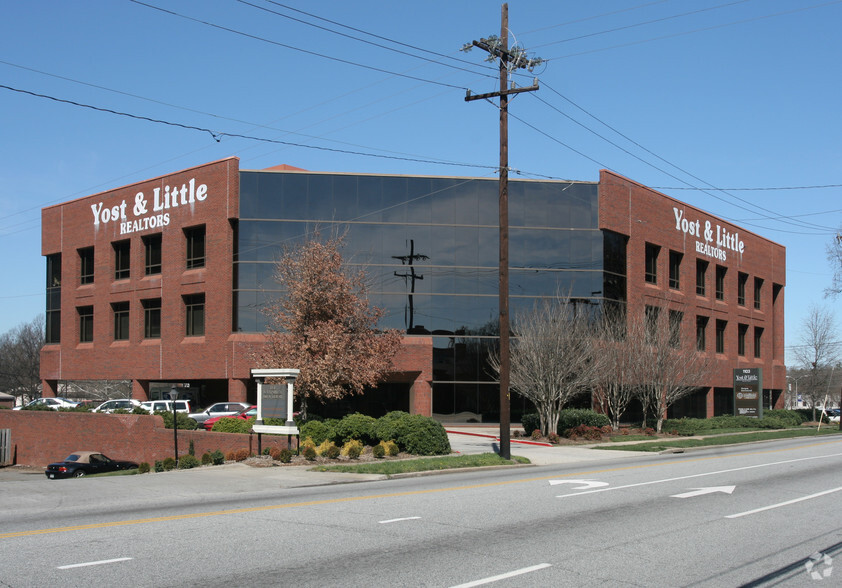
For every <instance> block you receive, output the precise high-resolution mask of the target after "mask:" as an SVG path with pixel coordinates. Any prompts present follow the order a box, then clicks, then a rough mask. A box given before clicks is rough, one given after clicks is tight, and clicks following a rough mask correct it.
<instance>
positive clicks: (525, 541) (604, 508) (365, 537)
mask: <svg viewBox="0 0 842 588" xmlns="http://www.w3.org/2000/svg"><path fill="white" fill-rule="evenodd" d="M279 469H282V468H267V469H266V470H265V471H261V470H255V469H252V470H248V469H242V468H227V467H226V468H221V469H216V468H208V469H207V470H206V471H203V472H198V471H192V470H191V471H185V472H173V473H171V474H155V475H149V476H128V477H115V478H88V479H82V480H62V481H49V480H47V479H46V478H45V477H44V476H43V475H40V476H38V475H35V476H30V477H29V478H27V479H23V480H20V481H16V480H8V479H3V480H2V481H0V493H2V497H3V508H2V510H0V562H3V564H2V567H0V586H10V587H20V586H46V585H59V584H60V585H62V586H111V585H117V584H130V585H132V586H277V585H296V586H343V587H345V586H367V587H369V586H478V585H485V584H493V585H494V586H524V585H553V586H583V585H595V584H601V585H608V586H621V585H622V586H711V587H713V586H716V587H718V586H740V585H754V586H772V585H775V586H838V585H842V581H840V578H842V516H840V515H839V514H838V511H839V508H838V504H839V501H840V498H842V475H840V473H839V472H840V470H842V439H840V438H838V437H834V438H826V439H820V440H816V439H811V440H803V439H802V440H790V441H782V442H774V443H763V444H752V445H746V446H739V447H730V448H720V449H711V450H704V451H697V452H693V453H687V454H674V455H655V456H640V455H637V454H635V455H632V456H629V457H627V458H625V459H610V460H606V459H601V460H599V461H587V460H579V461H577V462H575V463H566V464H556V465H549V466H539V467H525V468H512V469H506V470H491V471H472V472H460V473H448V474H442V475H435V476H423V477H411V478H400V479H391V480H382V479H370V478H365V477H356V478H353V479H354V480H356V483H351V484H330V485H320V486H308V485H306V484H300V485H295V484H292V485H291V484H289V483H285V482H284V478H283V477H282V476H280V474H279V473H277V472H276V470H279ZM310 475H314V474H310ZM302 479H303V478H302ZM833 559H836V562H833ZM833 563H836V566H835V568H836V570H835V571H834V570H833V567H834V566H833ZM806 564H811V565H809V566H808V565H806ZM811 573H812V574H814V575H816V576H817V577H819V578H821V579H813V578H812V577H811Z"/></svg>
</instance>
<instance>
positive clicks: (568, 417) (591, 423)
mask: <svg viewBox="0 0 842 588" xmlns="http://www.w3.org/2000/svg"><path fill="white" fill-rule="evenodd" d="M520 424H521V425H523V430H524V431H526V434H527V435H531V434H532V432H533V431H535V430H536V429H540V428H541V419H540V418H539V417H538V415H537V414H536V413H531V414H524V415H523V416H522V417H521V419H520ZM610 424H611V420H610V419H609V418H608V417H607V416H606V415H604V414H600V413H598V412H596V411H593V410H590V409H585V408H566V409H564V410H562V411H561V413H560V414H559V418H558V428H557V429H556V433H557V434H559V435H565V436H566V434H567V431H568V430H570V429H573V428H576V427H578V426H580V425H585V426H587V427H604V426H606V425H610Z"/></svg>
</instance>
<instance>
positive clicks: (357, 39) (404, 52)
mask: <svg viewBox="0 0 842 588" xmlns="http://www.w3.org/2000/svg"><path fill="white" fill-rule="evenodd" d="M236 1H237V2H239V3H240V4H245V5H247V6H251V7H253V8H256V9H258V10H263V11H265V12H268V13H270V14H274V15H277V16H280V17H282V18H286V19H289V20H292V21H295V22H298V23H301V24H303V25H307V26H310V27H314V28H317V29H319V30H322V31H326V32H328V33H332V34H334V35H339V36H341V37H345V38H346V39H353V40H354V41H359V42H360V43H365V44H367V45H372V46H374V47H379V48H381V49H385V50H387V51H392V52H394V53H398V54H400V55H406V56H408V57H412V58H413V59H420V60H422V61H426V62H428V63H432V64H435V65H441V66H444V67H449V68H452V69H457V70H460V71H466V72H468V73H472V74H476V73H477V72H476V69H468V68H465V67H459V66H455V65H449V64H446V63H441V62H439V61H436V60H435V59H430V58H429V57H425V56H424V55H418V54H414V53H409V52H407V51H401V50H400V49H395V48H393V47H388V46H386V45H381V44H380V43H374V42H373V41H367V40H365V39H361V38H359V37H355V36H353V35H348V34H346V33H342V32H339V31H336V30H333V29H330V28H328V27H323V26H320V25H317V24H315V23H311V22H307V21H306V20H302V19H300V18H295V17H294V16H290V15H288V14H284V13H282V12H278V11H276V10H270V9H269V8H266V7H264V6H258V5H257V4H254V3H253V2H248V1H247V0H236ZM266 1H267V2H269V3H270V4H274V5H276V6H280V7H282V8H286V9H287V10H292V11H295V12H298V13H300V14H305V15H307V16H309V17H311V18H317V19H319V20H323V21H325V22H329V23H331V24H334V25H337V26H340V27H344V28H347V29H349V30H352V31H356V32H359V33H363V34H365V35H370V36H372V37H375V38H377V39H382V40H384V41H388V42H389V43H395V44H396V45H401V46H403V47H407V48H410V49H415V50H416V51H420V52H422V53H423V54H425V55H426V54H429V55H436V56H438V57H442V58H445V59H452V60H454V61H458V62H460V63H465V64H468V65H470V66H471V67H473V68H477V67H482V66H478V65H477V64H475V63H472V62H470V61H466V60H462V59H457V58H455V57H452V56H449V55H445V54H443V53H436V52H435V51H430V50H429V49H423V48H421V47H416V46H414V45H409V44H407V43H402V42H401V41H396V40H394V39H390V38H388V37H383V36H381V35H375V34H374V33H369V32H367V31H364V30H362V29H357V28H354V27H351V26H348V25H344V24H342V23H339V22H336V21H334V20H329V19H327V18H322V17H320V16H317V15H315V14H311V13H309V12H305V11H303V10H298V9H297V8H292V7H291V6H286V5H285V4H281V3H280V2H273V1H272V0H266ZM486 69H487V68H486ZM479 75H483V76H485V77H487V78H492V79H495V77H496V76H493V75H491V74H479Z"/></svg>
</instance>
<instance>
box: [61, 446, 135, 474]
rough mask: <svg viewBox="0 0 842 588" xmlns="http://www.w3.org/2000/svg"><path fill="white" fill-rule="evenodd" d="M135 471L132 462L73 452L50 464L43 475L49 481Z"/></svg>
mask: <svg viewBox="0 0 842 588" xmlns="http://www.w3.org/2000/svg"><path fill="white" fill-rule="evenodd" d="M132 469H137V464H136V463H135V462H133V461H119V460H116V459H111V458H110V457H107V456H105V455H103V454H102V453H97V452H96V451H74V452H73V453H71V454H70V455H68V456H67V457H66V458H64V461H58V462H56V463H51V464H50V465H48V466H47V470H46V471H45V472H44V474H45V475H46V476H47V477H48V478H50V479H51V480H55V479H57V478H81V477H82V476H88V475H90V474H102V473H104V472H116V471H117V470H132Z"/></svg>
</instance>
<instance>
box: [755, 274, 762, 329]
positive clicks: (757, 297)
mask: <svg viewBox="0 0 842 588" xmlns="http://www.w3.org/2000/svg"><path fill="white" fill-rule="evenodd" d="M762 290H763V279H762V278H754V308H756V309H757V310H760V292H761V291H762ZM761 330H762V329H761Z"/></svg>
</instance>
